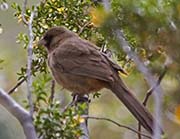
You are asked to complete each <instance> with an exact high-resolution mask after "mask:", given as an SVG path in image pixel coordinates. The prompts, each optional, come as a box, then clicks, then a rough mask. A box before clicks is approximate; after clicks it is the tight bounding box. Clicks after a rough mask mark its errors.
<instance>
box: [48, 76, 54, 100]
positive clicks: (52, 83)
mask: <svg viewBox="0 0 180 139" xmlns="http://www.w3.org/2000/svg"><path fill="white" fill-rule="evenodd" d="M54 93H55V80H54V79H52V81H51V95H50V97H49V102H53V99H54Z"/></svg>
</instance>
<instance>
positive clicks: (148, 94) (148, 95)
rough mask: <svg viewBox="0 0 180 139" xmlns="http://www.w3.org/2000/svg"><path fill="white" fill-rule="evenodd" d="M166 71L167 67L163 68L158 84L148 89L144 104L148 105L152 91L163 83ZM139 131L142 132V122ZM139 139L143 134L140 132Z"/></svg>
mask: <svg viewBox="0 0 180 139" xmlns="http://www.w3.org/2000/svg"><path fill="white" fill-rule="evenodd" d="M166 72H167V68H165V69H164V70H163V72H162V73H161V75H160V76H159V78H158V80H157V84H156V85H155V86H154V87H153V88H151V89H149V90H148V91H147V93H146V96H145V98H144V100H143V105H144V106H146V105H147V102H148V99H149V97H150V96H151V95H152V93H153V91H154V90H155V88H156V87H157V86H159V85H160V83H161V81H162V79H163V77H164V76H165V74H166ZM138 131H139V132H141V124H140V123H138ZM138 139H141V135H140V134H138Z"/></svg>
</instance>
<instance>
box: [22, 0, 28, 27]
mask: <svg viewBox="0 0 180 139" xmlns="http://www.w3.org/2000/svg"><path fill="white" fill-rule="evenodd" d="M26 5H27V0H24V2H23V6H22V13H21V15H22V21H23V23H24V24H25V25H28V21H27V20H26V18H25V13H26Z"/></svg>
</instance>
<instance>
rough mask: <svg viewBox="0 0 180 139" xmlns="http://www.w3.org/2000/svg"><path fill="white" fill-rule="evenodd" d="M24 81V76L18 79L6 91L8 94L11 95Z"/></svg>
mask: <svg viewBox="0 0 180 139" xmlns="http://www.w3.org/2000/svg"><path fill="white" fill-rule="evenodd" d="M25 81H26V78H22V79H21V80H20V81H18V82H17V83H16V85H15V86H14V87H13V88H11V89H10V90H9V91H8V94H9V95H11V94H12V93H13V92H14V91H15V90H16V89H17V88H18V87H19V86H20V85H21V84H22V83H23V82H25Z"/></svg>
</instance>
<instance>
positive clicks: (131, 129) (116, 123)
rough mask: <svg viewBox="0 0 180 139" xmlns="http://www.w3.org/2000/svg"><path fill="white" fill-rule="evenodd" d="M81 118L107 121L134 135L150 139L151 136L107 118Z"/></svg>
mask: <svg viewBox="0 0 180 139" xmlns="http://www.w3.org/2000/svg"><path fill="white" fill-rule="evenodd" d="M83 118H87V119H95V120H103V121H108V122H111V123H113V124H115V125H117V126H119V127H122V128H126V129H128V130H130V131H132V132H134V133H137V134H141V135H142V136H144V137H146V138H149V139H151V136H149V135H146V134H143V133H141V132H139V131H137V130H135V129H133V128H131V127H128V126H126V125H122V124H119V123H118V122H116V121H114V120H111V119H109V118H103V117H94V116H86V115H85V116H83Z"/></svg>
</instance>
